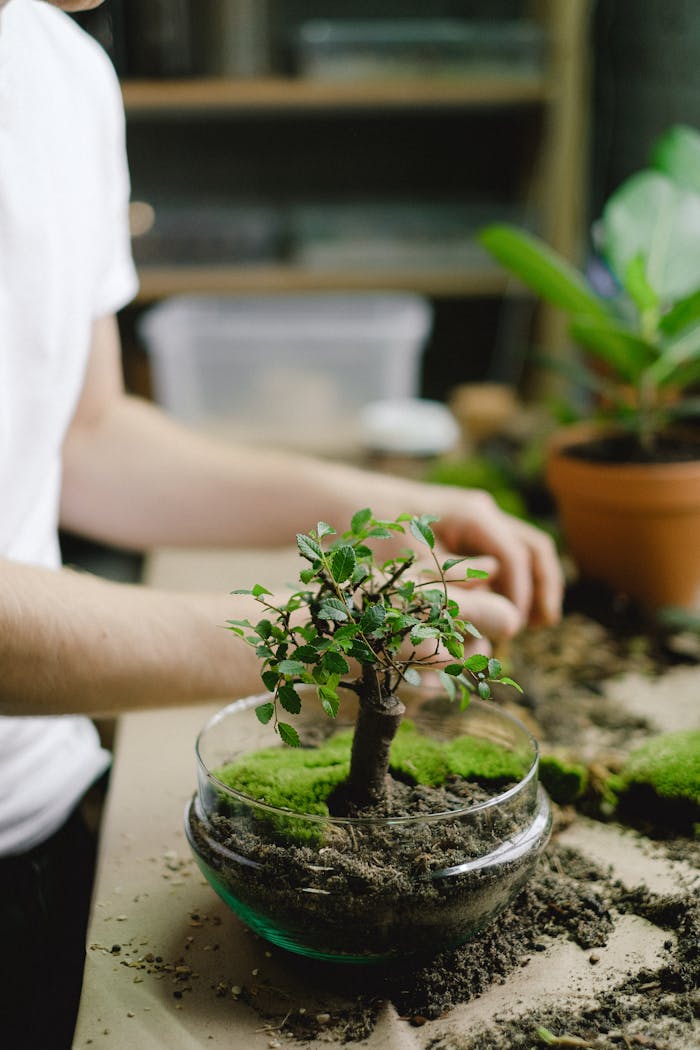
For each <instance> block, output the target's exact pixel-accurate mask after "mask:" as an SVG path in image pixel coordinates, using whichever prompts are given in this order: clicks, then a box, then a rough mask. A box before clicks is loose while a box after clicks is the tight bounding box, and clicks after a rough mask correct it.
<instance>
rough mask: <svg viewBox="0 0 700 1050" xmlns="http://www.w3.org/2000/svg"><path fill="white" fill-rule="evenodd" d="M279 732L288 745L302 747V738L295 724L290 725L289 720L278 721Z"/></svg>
mask: <svg viewBox="0 0 700 1050" xmlns="http://www.w3.org/2000/svg"><path fill="white" fill-rule="evenodd" d="M277 732H278V733H279V735H280V736H281V737H282V740H283V741H284V743H285V744H286V745H287V746H288V747H301V740H300V739H299V734H298V733H297V731H296V729H295V728H294V726H290V725H288V723H287V722H278V723H277Z"/></svg>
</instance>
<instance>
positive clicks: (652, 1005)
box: [216, 588, 700, 1050]
mask: <svg viewBox="0 0 700 1050" xmlns="http://www.w3.org/2000/svg"><path fill="white" fill-rule="evenodd" d="M597 598H598V595H597V594H596V592H591V591H590V590H588V589H576V588H573V589H572V591H571V593H570V596H569V606H568V608H567V613H566V615H565V617H564V620H563V622H562V623H561V624H560V625H558V626H557V627H553V628H546V629H542V630H538V631H530V632H527V633H526V634H525V635H524V636H523V638H522V639H519V640H518V641H517V644H514V645H513V646H512V649H511V652H510V654H509V659H510V661H511V665H512V673H513V676H514V677H516V678H517V679H518V680H519V681H521V682H523V684H524V685H525V690H526V692H525V696H524V698H523V702H522V704H521V706H520V707H519V708H518V709H517V711H516V713H517V714H519V716H520V717H521V718H522V719H523V720H524V721H526V722H527V723H529V725H530V726H531V728H532V729H533V731H534V732H535V733H536V735H537V736H538V738H539V740H540V743H541V746H542V748H543V750H549V749H553V750H562V751H565V752H567V753H568V754H571V755H573V756H575V757H576V758H581V759H582V760H583V761H584V762H585V763H586V764H587V765H588V767H589V769H590V770H591V771H592V772H593V773H594V774H596V772H598V773H599V774H600V776H601V777H602V776H604V774H605V773H606V772H607V770H609V769H614V768H616V766H617V767H619V765H620V763H621V761H622V758H623V756H624V755H625V754H627V753H628V752H629V750H630V749H631V748H632V747H634V746H636V743H637V742H641V741H642V740H644V739H646V738H647V737H648V736H649V733H650V731H651V729H650V726H649V725H648V724H647V722H646V721H645V720H644V719H643V718H640V717H637V716H633V715H630V714H628V713H627V712H625V711H624V710H621V709H619V708H618V707H617V706H613V705H612V704H610V703H609V702H608V701H607V700H606V699H605V688H604V683H605V681H606V679H609V678H610V677H612V676H614V675H620V674H624V673H625V672H628V671H634V672H641V673H643V674H645V675H648V676H651V677H659V676H662V675H664V674H665V673H666V672H667V671H669V670H670V669H673V668H674V667H676V666H677V665H678V664H684V663H697V660H698V648H697V646H698V638H697V637H693V636H690V637H689V638H685V639H683V638H681V635H678V634H672V633H669V632H668V631H661V630H657V629H656V628H655V627H653V628H651V629H650V627H649V625H648V624H645V623H644V621H643V619H642V618H641V616H640V615H639V614H638V613H637V612H636V610H635V609H634V608H632V607H631V606H629V605H626V604H625V603H619V604H615V603H612V604H611V603H610V602H609V601H608V602H607V604H605V605H604V606H603V607H604V608H605V610H606V612H605V616H604V617H601V616H599V615H594V610H595V607H596V601H597ZM681 634H682V632H681ZM679 639H680V642H679ZM509 703H512V701H509ZM594 782H595V776H594ZM583 808H584V810H586V811H587V812H588V813H593V815H594V816H595V817H597V818H601V819H609V814H608V815H607V817H606V814H605V812H604V811H603V810H602V809H601V808H600V807H596V806H594V805H593V801H592V799H590V798H589V799H584V801H583ZM554 811H555V829H554V834H553V837H552V841H551V843H550V845H549V846H548V848H547V849H546V851H545V853H544V854H543V856H542V857H541V859H540V862H539V864H538V866H537V868H536V870H535V872H534V874H533V875H532V877H531V878H530V880H529V881H528V882H527V884H526V885H525V886H524V888H523V889H522V890H521V891H520V892H519V894H518V896H517V897H516V899H515V901H514V903H513V905H512V906H511V907H508V908H507V909H506V910H505V911H503V912H502V913H501V914H500V915H499V916H498V917H497V918H496V919H495V920H494V921H493V922H492V923H491V924H490V925H489V926H487V927H486V928H485V929H484V930H483V931H482V932H481V933H479V934H478V935H477V936H476V937H475V938H474V939H473V940H472V941H469V942H467V943H466V944H463V945H461V946H459V947H456V948H453V949H451V950H449V951H444V952H442V953H441V954H439V955H436V956H434V957H432V958H430V959H426V960H423V961H421V960H419V959H415V958H414V959H413V960H412V961H411V962H410V963H408V964H406V963H404V964H399V963H395V964H393V965H382V966H376V965H375V966H361V965H357V966H332V965H329V964H328V963H327V962H321V961H318V962H316V961H314V960H309V959H304V958H302V957H299V956H297V957H295V958H294V973H295V979H296V980H300V981H301V985H302V986H303V987H308V988H313V989H315V990H316V991H317V992H318V993H319V994H320V996H321V999H322V1000H323V997H324V996H325V995H326V993H327V996H328V1001H329V1002H336V1003H338V1002H340V1003H343V1004H344V1005H343V1006H342V1008H335V1007H329V1008H328V1012H323V1013H318V1014H316V1013H314V1012H313V1011H312V1010H309V1011H308V1012H307V1011H306V1010H305V1007H306V1006H308V1003H305V1004H303V1005H302V1004H301V1003H295V1002H290V1001H289V1000H288V999H285V998H283V1002H284V1003H285V1005H284V1009H283V1010H282V1006H281V1003H280V996H279V995H278V994H276V991H275V989H273V988H272V987H271V986H270V988H269V989H268V988H266V985H265V980H264V975H260V976H258V977H256V978H255V980H254V983H253V982H251V983H250V984H249V985H241V986H240V987H239V986H236V987H234V988H232V987H230V986H229V985H227V983H226V981H224V980H222V982H221V983H220V984H219V985H218V986H217V988H216V995H220V996H222V997H224V998H225V997H227V996H230V995H233V996H234V998H237V999H241V1000H243V1001H244V1002H246V1003H248V1004H249V1005H250V1006H251V1007H253V1008H254V1009H255V1010H256V1011H257V1012H258V1013H259V1015H260V1016H261V1017H262V1018H263V1020H264V1022H265V1023H266V1024H269V1030H270V1031H273V1032H274V1033H275V1036H278V1035H279V1036H283V1037H285V1036H286V1037H287V1040H286V1041H288V1042H291V1043H293V1042H294V1041H299V1042H301V1043H302V1044H303V1043H304V1042H305V1041H307V1040H309V1039H316V1038H320V1039H327V1040H328V1041H329V1042H336V1043H349V1044H353V1043H356V1042H358V1041H361V1040H363V1039H366V1038H368V1037H369V1036H370V1035H371V1033H372V1031H373V1030H374V1028H375V1026H376V1024H377V1021H378V1018H379V1017H380V1015H381V1013H382V1011H383V1009H384V1007H385V1005H386V1004H387V1003H391V1004H393V1006H394V1007H395V1009H396V1011H397V1012H398V1014H399V1016H400V1017H401V1018H403V1019H405V1022H406V1023H407V1024H410V1025H413V1026H416V1027H420V1026H422V1025H424V1024H425V1023H426V1022H428V1021H431V1020H434V1019H438V1018H440V1019H446V1020H447V1021H449V1017H450V1013H451V1012H452V1011H453V1010H454V1009H455V1008H456V1007H458V1006H460V1005H461V1004H464V1003H468V1002H470V1001H472V1000H476V999H477V998H478V997H480V996H482V995H484V994H486V993H488V992H489V990H490V989H492V988H493V986H497V985H499V984H506V983H507V982H508V980H509V979H510V980H514V979H515V975H516V974H517V972H518V971H519V970H520V969H522V968H526V967H528V965H530V964H531V963H532V962H533V960H534V959H536V958H540V957H541V959H546V958H547V956H546V955H541V953H546V952H547V951H548V950H549V949H550V948H552V947H553V946H556V945H558V944H561V943H562V942H573V943H575V944H576V945H578V946H579V947H580V948H582V949H584V951H585V952H587V953H590V954H589V956H588V961H589V962H590V965H591V966H595V965H596V964H597V962H598V959H599V956H598V954H597V952H598V951H599V950H601V949H602V948H603V947H604V946H605V945H606V944H608V941H609V940H610V939H611V938H613V937H614V935H615V931H616V929H617V927H618V924H620V923H621V922H622V921H625V920H626V919H627V918H628V917H629V916H637V917H639V919H640V920H646V921H647V922H648V923H650V924H653V928H655V929H656V930H657V931H661V935H660V936H661V938H663V936H664V934H665V932H667V933H668V938H667V940H665V941H663V951H662V952H661V953H660V954H659V955H658V957H657V962H656V963H655V964H654V966H653V967H647V968H646V969H642V970H641V971H640V970H639V968H634V967H630V968H629V969H628V968H625V967H621V969H620V972H619V974H618V975H617V979H616V980H615V979H614V980H613V982H612V983H611V984H606V986H605V991H603V992H601V993H599V994H596V995H595V996H585V997H577V996H576V995H573V994H572V995H565V996H562V999H561V1001H560V1002H558V1003H556V1004H552V1005H548V1006H547V1007H546V1008H545V1007H541V1008H537V1009H534V1008H530V1009H529V1010H526V1012H524V1013H521V1014H519V1015H518V1016H517V1017H514V1016H513V1015H512V1013H511V1014H508V1015H507V1016H497V1017H493V1018H491V1019H490V1021H489V1024H488V1027H487V1028H484V1029H483V1030H481V1031H472V1032H470V1033H469V1034H466V1033H464V1032H462V1033H460V1031H459V1025H457V1024H456V1025H455V1026H454V1030H453V1029H451V1028H450V1026H449V1024H448V1023H445V1024H443V1025H441V1027H440V1029H439V1030H440V1033H441V1034H440V1035H439V1036H437V1035H436V1036H435V1038H434V1039H433V1040H432V1042H430V1043H429V1044H426V1047H427V1050H533V1048H535V1047H539V1046H545V1045H547V1043H549V1044H550V1045H554V1046H560V1047H590V1048H593V1050H616V1048H618V1047H619V1048H622V1050H630V1048H636V1047H638V1046H641V1047H646V1048H647V1050H694V1048H698V1047H700V901H699V900H698V899H697V894H695V895H694V894H692V893H690V892H689V891H683V889H682V887H681V886H680V885H679V888H678V893H677V894H676V893H674V895H673V896H661V895H658V894H654V893H652V892H651V891H650V890H649V889H648V888H645V887H643V886H641V887H637V888H635V889H633V890H630V889H628V888H626V887H625V886H624V885H623V884H622V883H621V882H620V881H618V880H617V879H616V878H615V876H614V875H613V873H612V871H611V870H609V869H606V868H603V867H601V866H599V865H598V864H596V863H594V862H593V861H592V860H591V859H590V858H588V857H587V856H584V855H583V854H581V853H579V852H578V851H576V850H574V849H572V848H570V847H567V846H565V845H564V844H563V843H562V842H561V841H559V832H560V831H563V830H564V829H566V828H567V827H569V826H571V825H572V824H576V822H577V821H579V820H580V819H581V818H580V817H579V813H578V812H577V811H575V810H573V809H572V808H567V809H561V808H558V807H554ZM645 832H646V834H647V836H648V838H649V839H651V838H653V839H654V842H653V850H654V851H656V852H657V855H659V854H660V855H663V856H665V857H667V858H668V859H669V860H672V861H682V862H684V864H685V865H686V868H690V869H695V870H697V871H700V839H697V838H696V839H692V838H689V837H687V836H683V835H678V834H677V833H673V832H672V831H670V830H669V829H668V828H663V827H653V826H648V827H646V828H645ZM639 841H641V843H642V844H644V843H645V842H647V838H645V836H641V837H640V840H639ZM648 845H649V848H651V842H649V843H648ZM428 863H429V862H428ZM642 876H643V871H640V880H641V877H642ZM393 892H394V894H396V887H394V890H393ZM399 892H400V891H399ZM660 943H661V941H660ZM266 947H268V948H270V955H271V956H272V957H276V958H284V959H286V960H288V958H289V956H287V954H286V953H285V952H283V951H282V949H277V948H271V947H270V946H269V945H268V946H266ZM446 1032H449V1033H450V1034H445V1033H446ZM271 1045H273V1044H272V1043H271ZM274 1045H279V1043H275V1044H274Z"/></svg>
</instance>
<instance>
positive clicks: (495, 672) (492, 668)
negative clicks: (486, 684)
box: [486, 657, 503, 678]
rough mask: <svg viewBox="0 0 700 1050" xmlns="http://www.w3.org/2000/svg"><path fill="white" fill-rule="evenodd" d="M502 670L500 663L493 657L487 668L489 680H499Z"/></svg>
mask: <svg viewBox="0 0 700 1050" xmlns="http://www.w3.org/2000/svg"><path fill="white" fill-rule="evenodd" d="M502 670H503V668H502V667H501V663H500V661H499V660H496V659H495V657H491V659H490V660H489V662H488V664H487V667H486V673H487V674H488V676H489V678H498V676H499V674H500V673H501V671H502Z"/></svg>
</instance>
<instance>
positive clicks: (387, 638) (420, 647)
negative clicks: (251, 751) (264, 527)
mask: <svg viewBox="0 0 700 1050" xmlns="http://www.w3.org/2000/svg"><path fill="white" fill-rule="evenodd" d="M435 520H436V519H435V517H432V516H430V515H423V516H421V517H412V516H410V515H408V514H403V515H400V516H399V517H398V518H397V519H396V520H395V521H380V520H377V519H376V518H374V517H373V515H372V511H371V510H370V509H369V508H366V509H364V510H359V511H357V513H356V514H355V515H354V516H353V518H352V523H351V526H350V529H349V530H348V531H347V532H344V533H343V534H342V535H340V536H338V535H337V533H336V530H335V529H334V528H333V527H332V526H331V525H328V524H326V523H325V522H319V523H318V525H317V526H316V529H315V530H312V531H311V532H309V533H308V534H304V533H302V534H299V535H297V547H298V550H299V553H300V555H301V557H302V558H303V559H304V560H305V561H306V562H307V563H308V566H307V567H305V568H304V569H303V571H302V572H301V573H300V582H301V584H302V585H303V589H301V590H298V591H295V592H294V593H292V594H291V595H290V597H289V598H288V599H287V601H286V602H284V603H283V604H281V605H279V604H275V603H274V602H272V601H271V600H270V599H271V598H272V595H271V592H270V591H269V590H267V589H266V588H265V587H263V586H262V585H260V584H257V585H256V586H255V587H253V589H252V590H238V591H235V592H234V593H236V594H252V595H253V597H254V598H255V599H256V600H257V601H258V602H260V604H261V605H262V606H263V607H264V609H265V616H264V617H263V618H262V619H261V620H259V621H258V622H257V623H255V624H253V623H251V622H250V621H249V620H229V621H228V626H229V628H230V630H231V631H233V633H234V634H235V635H237V636H239V637H240V638H242V639H243V640H244V641H245V642H247V643H248V644H249V645H251V646H253V647H254V648H255V651H256V653H257V655H258V656H259V657H260V660H261V667H262V669H261V678H262V681H263V684H264V685H265V688H266V689H267V690H268V691H269V694H270V698H269V699H268V700H264V701H263V702H261V703H260V705H259V706H258V707H257V710H256V713H257V717H258V719H259V720H260V721H261V722H262V723H263V724H267V723H270V724H271V725H272V726H273V727H274V729H275V731H276V732H277V733H278V734H279V736H280V737H281V738H282V740H283V741H284V743H285V744H288V745H290V746H292V747H297V746H299V743H300V740H299V736H298V733H297V731H296V729H295V728H294V726H293V725H292V724H291V723H290V722H288V721H286V715H287V714H291V715H294V714H297V713H298V712H299V711H300V710H301V707H302V703H308V702H309V700H308V695H309V693H308V690H306V691H300V690H299V688H298V687H299V686H301V685H308V686H311V687H313V690H312V695H313V692H315V695H316V696H317V698H318V702H319V703H320V705H321V707H322V708H323V710H324V711H325V712H326V714H327V715H328V716H329V717H330V718H335V717H336V715H337V713H338V710H339V708H340V705H341V703H342V695H343V692H344V691H347V690H351V691H353V692H354V693H356V694H357V696H358V698H359V711H358V716H357V721H356V725H355V730H354V735H353V744H352V750H351V761H350V773H349V777H348V780H347V783H346V784H345V785H344V790H343V791H342V797H343V798H344V800H345V802H346V803H349V804H350V805H352V806H353V807H356V808H360V809H361V808H363V807H366V806H371V805H374V804H376V803H378V802H380V801H381V800H382V799H383V798H384V796H385V794H386V791H387V772H388V769H389V750H390V747H391V742H392V740H393V738H394V736H395V734H396V732H397V730H398V727H399V725H400V723H401V720H402V718H403V715H404V710H405V709H404V705H403V703H402V702H401V700H400V699H399V697H398V696H397V689H398V687H399V685H400V683H401V682H402V681H403V682H407V683H409V684H411V685H418V684H420V680H421V678H420V669H421V668H431V669H434V668H435V667H436V665H438V666H440V670H439V675H440V679H441V680H442V684H443V685H444V688H445V690H446V692H447V694H448V696H449V697H450V698H451V699H452V700H459V701H460V703H461V704H462V705H464V706H466V704H467V703H468V702H469V698H470V696H471V695H472V693H476V694H478V695H479V696H480V697H482V698H484V699H487V698H489V697H490V696H491V684H492V683H493V682H495V681H498V682H504V683H506V684H509V685H511V686H515V687H516V688H519V687H518V686H517V685H516V683H515V682H514V681H513V680H512V679H511V678H509V677H507V676H506V675H504V673H503V669H502V667H501V664H500V663H499V661H498V660H496V659H494V658H493V657H488V656H486V655H483V654H479V655H465V642H466V641H467V639H468V638H478V637H480V636H479V632H478V631H477V630H476V628H475V627H474V626H473V625H472V624H471V623H468V622H467V621H465V620H463V619H461V618H460V615H459V608H458V605H457V603H456V602H455V601H454V600H453V599H451V598H450V597H449V595H448V590H447V574H448V573H449V572H450V570H452V569H453V568H454V567H455V566H456V565H458V564H460V563H461V562H464V561H466V559H464V558H450V559H448V560H446V561H443V562H441V561H440V560H439V559H438V557H437V555H436V552H435V536H434V533H433V531H432V529H431V523H432V522H433V521H435ZM405 526H408V528H409V530H410V533H411V534H412V536H413V537H414V538H415V540H417V541H418V542H419V543H420V544H422V545H424V546H425V547H426V548H427V550H428V552H429V554H430V559H431V562H432V569H431V570H430V571H428V572H425V571H423V572H418V571H417V567H416V565H415V563H416V553H415V550H411V549H405V550H400V551H399V552H398V553H392V554H391V555H390V556H389V557H388V558H387V559H386V560H384V559H382V558H381V557H380V555H379V554H378V553H377V552H376V550H377V548H378V547H379V546H380V544H379V542H378V541H382V540H388V539H396V536H397V534H401V533H404V531H405ZM394 546H395V544H394ZM411 570H413V571H411ZM484 576H486V573H484V572H483V571H481V570H479V569H475V568H470V567H466V571H465V574H464V575H463V577H462V578H463V579H464V578H467V579H470V578H482V577H484ZM353 668H354V670H353Z"/></svg>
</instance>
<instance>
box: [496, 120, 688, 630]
mask: <svg viewBox="0 0 700 1050" xmlns="http://www.w3.org/2000/svg"><path fill="white" fill-rule="evenodd" d="M594 232H595V241H596V246H597V248H598V250H599V253H600V256H601V257H602V260H603V262H604V264H605V268H604V269H603V268H601V267H599V269H598V275H599V277H600V274H603V278H604V280H603V282H602V283H603V284H604V285H605V287H604V290H603V291H602V292H601V291H599V290H595V289H594V287H593V286H592V284H591V283H590V282H589V281H588V280H587V279H586V277H585V276H584V275H583V274H581V273H580V272H578V271H577V270H576V269H574V268H573V267H572V266H571V265H570V264H569V263H568V262H567V261H566V260H564V259H563V258H561V257H560V256H559V255H557V254H556V253H555V252H553V251H552V250H551V249H550V248H549V247H548V246H547V245H546V244H545V243H544V242H543V241H541V240H540V239H539V238H537V237H535V236H532V235H531V234H529V233H526V232H524V231H521V230H519V229H517V228H515V227H513V226H509V225H495V226H490V227H487V228H486V229H484V230H482V231H481V233H480V240H481V243H482V244H483V245H484V246H485V247H486V248H487V249H488V251H489V252H491V253H492V254H493V255H494V256H495V258H496V259H498V260H499V261H500V262H501V263H502V264H503V265H504V266H505V267H506V268H507V269H509V270H510V271H511V272H512V273H513V274H515V275H516V276H517V277H518V278H519V279H520V280H522V281H523V283H524V284H526V285H528V286H529V287H530V288H531V289H532V290H533V291H534V292H536V293H537V294H538V295H539V296H541V297H542V298H543V299H545V300H547V301H548V302H549V303H551V304H553V305H554V306H556V307H559V308H561V309H562V310H564V311H565V312H566V313H567V315H568V316H569V319H570V333H571V336H572V339H573V341H574V343H575V344H577V345H578V346H579V347H580V348H581V349H582V351H583V355H584V356H583V358H582V359H581V360H580V361H579V362H575V363H569V364H567V365H565V366H564V367H565V369H566V370H567V371H568V372H569V374H570V376H571V377H572V378H573V379H574V381H575V382H576V383H578V384H579V386H583V387H585V388H587V389H588V390H589V391H591V392H592V393H593V395H594V408H593V410H592V412H591V416H592V420H593V421H594V422H595V428H594V429H593V428H591V427H590V426H584V427H578V428H577V429H574V430H573V431H572V432H571V433H568V434H567V433H565V434H561V435H557V437H556V439H555V440H554V442H553V444H552V449H551V454H550V456H549V462H548V466H547V480H548V482H549V485H550V487H551V489H552V491H553V494H554V497H555V499H556V502H557V506H558V510H559V513H560V517H561V520H562V525H563V531H564V534H565V537H566V539H567V542H568V546H569V549H570V551H571V553H572V554H573V556H574V559H575V560H576V562H577V563H578V566H579V569H580V570H581V572H582V574H583V575H584V576H586V577H590V578H593V579H597V580H599V581H602V582H603V583H606V584H608V585H609V586H610V587H612V588H614V589H615V590H618V591H622V592H625V593H626V594H628V595H629V596H631V597H632V598H634V599H636V600H638V601H639V603H640V604H641V605H642V606H643V607H645V608H646V609H648V610H650V611H656V610H658V609H659V608H660V607H662V606H669V605H678V606H684V607H692V606H694V605H696V604H697V602H698V599H699V598H700V543H698V536H699V535H700V429H699V428H698V416H700V398H698V397H694V396H693V390H694V388H695V387H696V385H697V384H698V382H699V381H700V135H699V134H698V133H697V132H696V131H695V130H694V129H692V128H688V127H684V126H677V127H673V128H671V129H670V130H669V131H668V132H666V134H665V135H663V136H662V137H661V138H660V140H659V141H658V142H657V143H656V145H655V147H654V149H653V151H652V156H651V161H650V166H649V167H648V168H647V169H645V170H643V171H640V172H637V173H636V174H634V175H632V176H631V177H630V178H628V179H627V180H626V181H625V182H623V184H622V185H621V186H620V187H619V188H618V189H617V190H616V191H615V192H614V193H613V194H612V196H611V197H610V198H609V199H608V201H607V202H606V204H605V206H604V208H603V212H602V216H601V218H600V220H599V222H598V223H597V224H596V225H595V227H594ZM598 284H599V286H600V284H601V281H600V280H599V281H598ZM560 367H561V363H560Z"/></svg>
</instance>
